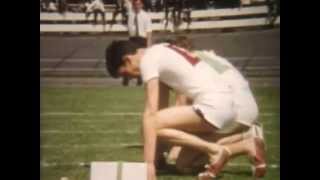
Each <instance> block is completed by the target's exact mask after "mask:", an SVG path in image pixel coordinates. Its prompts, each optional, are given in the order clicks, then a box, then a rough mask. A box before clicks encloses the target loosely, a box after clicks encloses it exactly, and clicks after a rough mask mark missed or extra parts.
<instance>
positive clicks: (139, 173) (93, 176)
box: [90, 162, 147, 180]
mask: <svg viewBox="0 0 320 180" xmlns="http://www.w3.org/2000/svg"><path fill="white" fill-rule="evenodd" d="M90 180H147V165H146V163H141V162H91V169H90Z"/></svg>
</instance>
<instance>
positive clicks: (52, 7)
mask: <svg viewBox="0 0 320 180" xmlns="http://www.w3.org/2000/svg"><path fill="white" fill-rule="evenodd" d="M57 10H58V9H57V6H56V3H55V2H53V1H50V2H49V6H48V12H57Z"/></svg>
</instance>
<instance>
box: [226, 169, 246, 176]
mask: <svg viewBox="0 0 320 180" xmlns="http://www.w3.org/2000/svg"><path fill="white" fill-rule="evenodd" d="M222 173H224V174H229V175H235V176H249V177H251V176H252V172H251V171H248V170H241V171H239V170H237V171H235V170H232V171H230V170H224V171H223V172H222Z"/></svg>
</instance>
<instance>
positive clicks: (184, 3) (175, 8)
mask: <svg viewBox="0 0 320 180" xmlns="http://www.w3.org/2000/svg"><path fill="white" fill-rule="evenodd" d="M194 3H195V2H194V1H193V0H164V9H165V26H166V27H167V26H168V22H169V10H170V9H171V17H172V19H173V24H174V26H179V25H180V24H181V22H182V20H183V21H185V22H187V23H188V24H190V23H191V4H194ZM182 14H183V17H182Z"/></svg>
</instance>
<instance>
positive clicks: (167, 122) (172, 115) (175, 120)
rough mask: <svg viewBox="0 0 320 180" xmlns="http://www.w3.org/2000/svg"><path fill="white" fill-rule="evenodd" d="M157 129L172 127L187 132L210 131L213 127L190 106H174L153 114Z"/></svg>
mask: <svg viewBox="0 0 320 180" xmlns="http://www.w3.org/2000/svg"><path fill="white" fill-rule="evenodd" d="M155 121H156V127H157V129H163V128H173V129H179V130H183V131H188V132H212V131H214V130H215V129H214V127H212V126H210V125H209V124H208V123H206V122H205V121H204V120H203V119H202V118H201V117H200V116H199V115H198V114H197V113H196V112H195V111H194V109H193V107H192V106H174V107H170V108H166V109H163V110H161V111H159V112H157V113H156V115H155Z"/></svg>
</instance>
